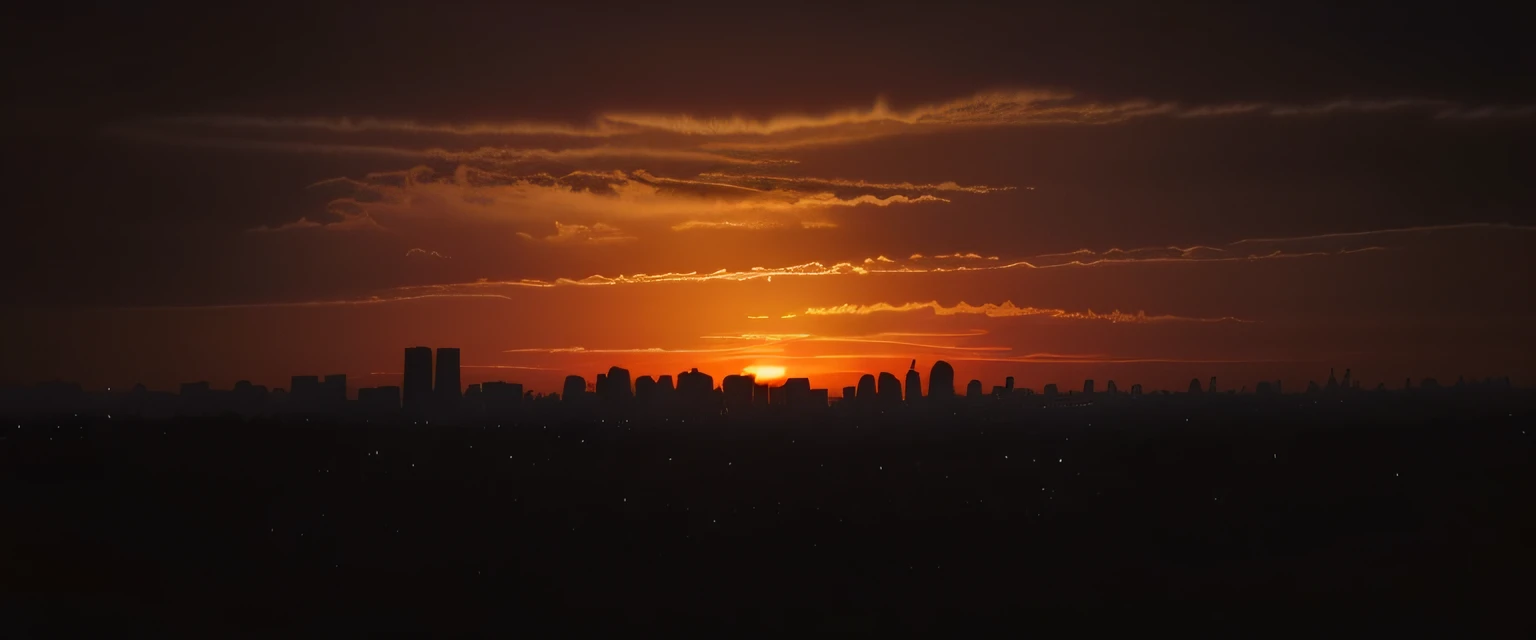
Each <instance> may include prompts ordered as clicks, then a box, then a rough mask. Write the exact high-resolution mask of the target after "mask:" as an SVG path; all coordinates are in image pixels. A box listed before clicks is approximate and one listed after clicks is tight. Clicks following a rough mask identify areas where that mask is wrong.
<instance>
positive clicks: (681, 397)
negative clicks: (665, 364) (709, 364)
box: [677, 368, 718, 413]
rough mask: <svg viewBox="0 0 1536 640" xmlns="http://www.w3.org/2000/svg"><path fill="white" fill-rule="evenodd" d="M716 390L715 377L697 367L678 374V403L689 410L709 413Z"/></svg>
mask: <svg viewBox="0 0 1536 640" xmlns="http://www.w3.org/2000/svg"><path fill="white" fill-rule="evenodd" d="M714 391H715V379H714V378H713V377H711V376H710V375H709V374H707V373H702V372H700V371H699V370H698V369H697V368H695V369H692V370H690V371H685V372H683V373H679V374H677V400H678V404H679V405H681V406H682V407H683V408H684V409H685V410H687V411H694V412H702V413H709V410H710V409H711V407H710V405H711V402H710V401H711V399H712V398H711V396H713V395H714ZM715 408H716V409H718V407H715ZM717 413H718V411H717Z"/></svg>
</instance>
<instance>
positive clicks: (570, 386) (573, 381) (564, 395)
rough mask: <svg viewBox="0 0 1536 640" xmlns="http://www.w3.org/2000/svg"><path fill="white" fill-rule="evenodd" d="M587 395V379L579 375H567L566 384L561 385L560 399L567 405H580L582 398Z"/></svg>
mask: <svg viewBox="0 0 1536 640" xmlns="http://www.w3.org/2000/svg"><path fill="white" fill-rule="evenodd" d="M586 395H587V379H586V378H583V377H581V376H578V375H569V376H566V377H565V384H564V385H562V386H561V387H560V400H561V401H562V402H564V403H565V404H566V406H571V407H574V406H578V405H580V404H581V403H582V398H583V397H584V396H586Z"/></svg>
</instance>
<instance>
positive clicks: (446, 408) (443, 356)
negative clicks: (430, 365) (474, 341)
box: [432, 347, 464, 415]
mask: <svg viewBox="0 0 1536 640" xmlns="http://www.w3.org/2000/svg"><path fill="white" fill-rule="evenodd" d="M436 373H437V375H436V377H435V379H434V381H433V384H432V393H433V395H435V396H436V397H437V408H438V411H440V412H442V413H443V414H446V415H452V414H455V413H458V411H459V401H460V400H462V399H463V395H464V387H463V386H461V385H460V384H459V350H458V349H455V348H452V347H438V349H437V371H436Z"/></svg>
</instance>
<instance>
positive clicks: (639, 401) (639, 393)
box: [635, 376, 657, 409]
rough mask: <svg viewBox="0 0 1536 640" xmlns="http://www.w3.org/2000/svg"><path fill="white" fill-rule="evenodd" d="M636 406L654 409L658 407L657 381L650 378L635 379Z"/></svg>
mask: <svg viewBox="0 0 1536 640" xmlns="http://www.w3.org/2000/svg"><path fill="white" fill-rule="evenodd" d="M635 405H636V406H639V407H643V408H646V409H654V408H656V405H657V397H656V380H655V378H652V377H650V376H640V377H638V378H635Z"/></svg>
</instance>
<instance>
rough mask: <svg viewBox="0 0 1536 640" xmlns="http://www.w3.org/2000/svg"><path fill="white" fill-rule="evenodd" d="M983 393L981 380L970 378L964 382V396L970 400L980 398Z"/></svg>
mask: <svg viewBox="0 0 1536 640" xmlns="http://www.w3.org/2000/svg"><path fill="white" fill-rule="evenodd" d="M983 395H985V394H983V393H982V392H981V381H980V380H972V381H970V382H967V383H966V384H965V397H967V398H970V399H972V400H980V399H981V397H982V396H983Z"/></svg>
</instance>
